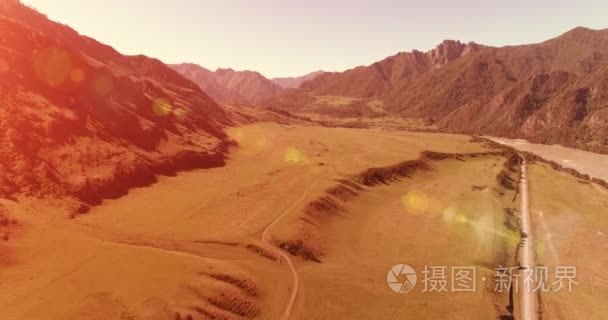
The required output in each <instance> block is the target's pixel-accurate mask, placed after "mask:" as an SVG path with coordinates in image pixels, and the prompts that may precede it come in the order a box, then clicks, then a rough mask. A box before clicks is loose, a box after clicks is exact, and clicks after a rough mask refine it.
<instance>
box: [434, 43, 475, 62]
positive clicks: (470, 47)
mask: <svg viewBox="0 0 608 320" xmlns="http://www.w3.org/2000/svg"><path fill="white" fill-rule="evenodd" d="M477 50H479V45H478V44H476V43H475V42H469V43H463V42H460V41H458V40H443V41H442V42H441V43H440V44H438V45H437V46H436V47H435V48H434V49H432V50H430V51H429V52H427V54H428V55H429V56H430V57H431V60H432V62H433V65H434V66H435V67H441V66H442V65H444V64H446V63H448V62H450V61H452V60H454V59H457V58H459V57H462V56H464V55H467V54H469V53H471V52H475V51H477Z"/></svg>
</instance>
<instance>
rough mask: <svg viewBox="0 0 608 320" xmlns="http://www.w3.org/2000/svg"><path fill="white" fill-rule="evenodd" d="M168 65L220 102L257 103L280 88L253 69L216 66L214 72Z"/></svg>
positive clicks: (194, 65) (185, 64)
mask: <svg viewBox="0 0 608 320" xmlns="http://www.w3.org/2000/svg"><path fill="white" fill-rule="evenodd" d="M171 67H172V68H173V69H175V70H176V71H177V72H179V73H180V74H182V75H183V76H184V77H186V78H188V79H190V80H192V81H193V82H194V83H196V84H198V85H199V86H200V87H201V89H202V90H203V91H205V92H207V93H208V94H209V95H210V96H211V97H212V98H213V99H215V100H216V101H218V102H221V103H243V104H257V103H259V102H260V101H263V100H267V99H270V98H272V97H275V96H277V95H279V94H280V93H281V92H282V90H283V89H282V88H281V87H280V86H279V85H277V84H275V83H274V82H272V81H271V80H268V79H267V78H265V77H264V76H263V75H261V74H260V73H258V72H255V71H234V70H232V69H217V70H216V71H215V72H214V71H210V70H207V69H205V68H203V67H201V66H199V65H196V64H192V63H184V64H178V65H171Z"/></svg>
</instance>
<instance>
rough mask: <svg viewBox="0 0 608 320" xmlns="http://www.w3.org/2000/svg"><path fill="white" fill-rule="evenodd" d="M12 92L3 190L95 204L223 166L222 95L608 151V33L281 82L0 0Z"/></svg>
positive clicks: (3, 73)
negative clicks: (88, 31) (169, 60)
mask: <svg viewBox="0 0 608 320" xmlns="http://www.w3.org/2000/svg"><path fill="white" fill-rule="evenodd" d="M176 70H177V71H176ZM0 101H1V102H2V105H1V107H0V128H1V130H0V142H1V144H0V196H5V197H10V196H12V195H14V194H17V193H23V194H31V195H36V196H43V197H44V196H53V197H72V198H74V199H76V201H77V202H82V203H84V205H85V206H86V205H89V204H95V203H99V202H100V201H101V200H102V199H104V198H111V197H116V196H119V195H121V194H123V193H124V192H126V190H128V189H129V188H131V187H133V186H138V185H146V184H148V183H151V182H153V181H154V180H155V179H156V178H155V175H156V174H174V173H175V172H176V171H178V170H183V169H190V168H195V167H209V166H218V165H223V163H224V157H225V152H226V149H227V147H228V146H229V145H230V144H231V141H230V139H229V138H228V137H227V135H226V134H225V132H224V128H226V127H227V126H230V125H232V124H233V122H234V120H233V119H232V117H231V111H230V110H229V109H228V106H222V105H220V104H218V102H219V103H223V104H229V103H240V104H249V105H256V106H258V107H260V108H273V109H275V110H276V109H283V110H285V111H289V112H290V113H296V114H298V113H301V114H310V113H318V114H326V115H328V116H331V117H344V118H347V117H353V116H354V117H376V116H382V117H387V116H388V117H390V116H394V117H405V118H417V119H423V120H424V122H425V123H428V124H431V123H432V124H433V125H434V128H436V129H438V130H440V131H447V132H459V133H468V134H479V135H495V136H504V137H514V138H527V139H530V140H532V141H537V142H543V143H561V144H565V145H569V146H576V147H579V148H584V149H588V150H592V151H596V152H608V147H607V145H608V30H591V29H586V28H576V29H573V30H571V31H569V32H567V33H565V34H563V35H561V36H559V37H557V38H555V39H551V40H548V41H545V42H542V43H538V44H530V45H519V46H506V47H492V46H485V45H481V44H477V43H474V42H469V43H463V42H459V41H454V40H447V41H444V42H442V43H441V44H439V45H438V46H437V47H436V48H434V49H432V50H429V51H426V52H422V51H416V50H415V51H412V52H402V53H398V54H396V55H394V56H391V57H388V58H386V59H384V60H382V61H379V62H376V63H374V64H372V65H370V66H361V67H357V68H354V69H350V70H347V71H345V72H333V73H328V72H317V73H312V74H310V75H306V76H304V77H300V78H288V79H285V78H283V79H273V80H270V79H267V78H265V77H264V76H262V75H261V74H260V73H258V72H253V71H234V70H232V69H218V70H216V71H214V72H213V71H210V70H207V69H205V68H202V67H200V66H198V65H194V64H182V65H172V66H167V65H165V64H164V63H163V62H161V61H159V60H157V59H153V58H149V57H146V56H143V55H137V56H126V55H123V54H121V53H119V52H118V51H116V50H114V49H113V48H112V47H110V46H108V45H105V44H102V43H100V42H98V41H96V40H94V39H91V38H89V37H86V36H83V35H80V34H78V33H77V32H76V31H74V30H73V29H71V28H70V27H68V26H65V25H62V24H59V23H56V22H53V21H51V20H49V19H48V18H47V17H46V16H44V15H43V14H41V13H39V12H37V11H36V10H34V9H32V8H29V7H27V6H25V5H23V4H21V3H20V2H19V1H17V0H0ZM244 118H247V117H244ZM301 119H305V118H301Z"/></svg>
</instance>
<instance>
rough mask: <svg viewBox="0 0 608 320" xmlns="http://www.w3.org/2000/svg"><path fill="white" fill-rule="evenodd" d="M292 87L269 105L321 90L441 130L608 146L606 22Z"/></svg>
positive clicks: (411, 56) (440, 51)
mask: <svg viewBox="0 0 608 320" xmlns="http://www.w3.org/2000/svg"><path fill="white" fill-rule="evenodd" d="M286 94H288V95H284V96H280V97H277V98H276V99H274V100H272V101H269V102H268V104H270V105H272V106H273V107H274V108H278V107H281V106H283V107H285V108H291V111H292V112H294V108H293V106H287V105H286V103H291V104H295V105H298V102H302V101H304V102H305V101H307V100H310V99H312V98H309V97H315V96H320V95H325V96H344V97H355V98H363V99H378V100H380V101H382V103H383V104H384V109H385V110H386V111H387V112H388V113H390V114H393V115H399V116H406V117H412V118H422V119H426V120H428V121H431V122H433V123H435V124H436V125H437V126H438V128H439V129H441V130H444V131H451V132H462V133H469V134H488V135H496V136H505V137H517V138H526V139H530V140H532V141H536V142H544V143H561V144H566V145H571V146H577V147H581V148H585V149H588V150H592V151H602V152H608V30H591V29H587V28H582V27H579V28H575V29H573V30H571V31H568V32H566V33H565V34H563V35H561V36H559V37H557V38H555V39H551V40H548V41H545V42H542V43H538V44H529V45H518V46H505V47H500V48H497V47H489V46H483V45H479V44H476V43H474V42H470V43H462V42H459V41H454V40H446V41H444V42H442V43H441V44H439V45H438V46H437V47H436V48H434V49H433V50H429V51H427V52H421V51H417V50H414V51H412V52H404V53H398V54H396V55H394V56H391V57H388V58H386V59H384V60H382V61H379V62H376V63H374V64H372V65H370V66H362V67H357V68H354V69H350V70H347V71H345V72H339V73H325V74H322V75H319V76H318V77H316V78H315V79H313V80H311V81H307V82H305V83H303V84H302V86H301V89H299V90H296V91H290V92H289V93H286ZM299 105H300V107H301V108H304V109H305V108H306V106H307V103H300V104H299ZM334 109H335V108H334ZM299 111H300V112H304V111H305V110H299ZM332 112H333V113H335V111H333V110H332Z"/></svg>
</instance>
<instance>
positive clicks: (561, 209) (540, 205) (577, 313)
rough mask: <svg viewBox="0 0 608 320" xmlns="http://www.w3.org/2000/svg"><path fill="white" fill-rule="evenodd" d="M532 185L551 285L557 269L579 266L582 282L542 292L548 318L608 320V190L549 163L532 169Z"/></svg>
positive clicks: (540, 256)
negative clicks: (557, 289) (582, 180)
mask: <svg viewBox="0 0 608 320" xmlns="http://www.w3.org/2000/svg"><path fill="white" fill-rule="evenodd" d="M529 181H530V201H531V206H532V208H531V209H532V211H531V214H532V219H533V220H532V222H533V225H534V226H535V227H536V230H535V232H536V242H537V252H536V255H537V261H538V263H539V264H541V265H544V266H547V267H548V268H549V270H550V279H549V280H550V282H554V281H555V280H556V278H555V271H554V270H555V266H574V267H576V276H577V278H576V281H577V282H578V283H579V285H577V286H576V285H575V286H574V287H573V289H572V292H568V290H567V288H564V289H560V290H559V291H557V292H547V293H543V294H541V300H542V304H541V307H542V316H543V319H605V318H606V314H608V306H607V305H606V303H605V302H606V301H607V300H608V275H606V272H605V271H604V268H605V266H606V265H607V264H608V257H607V256H606V250H608V236H607V233H608V215H607V214H608V190H606V189H604V188H602V187H600V186H597V185H593V184H589V183H584V182H581V181H579V180H578V179H576V178H575V177H572V176H570V175H568V174H566V173H563V172H557V171H555V170H553V169H551V168H550V167H548V166H546V165H544V164H535V165H533V166H530V170H529ZM566 284H567V282H564V285H566ZM556 288H557V285H556V286H553V287H552V289H553V291H555V289H556Z"/></svg>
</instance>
